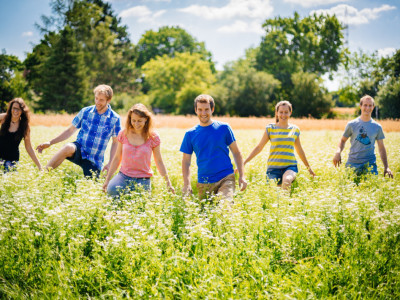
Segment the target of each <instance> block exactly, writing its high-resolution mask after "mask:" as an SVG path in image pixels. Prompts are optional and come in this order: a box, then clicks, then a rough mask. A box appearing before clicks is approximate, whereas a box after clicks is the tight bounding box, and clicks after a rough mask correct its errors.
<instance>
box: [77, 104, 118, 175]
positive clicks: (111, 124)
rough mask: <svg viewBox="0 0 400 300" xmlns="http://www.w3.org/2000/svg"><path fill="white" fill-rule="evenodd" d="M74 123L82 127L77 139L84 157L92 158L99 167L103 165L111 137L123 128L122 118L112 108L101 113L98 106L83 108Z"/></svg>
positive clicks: (109, 107)
mask: <svg viewBox="0 0 400 300" xmlns="http://www.w3.org/2000/svg"><path fill="white" fill-rule="evenodd" d="M72 125H74V126H75V127H76V128H81V130H79V133H78V137H77V139H76V141H77V142H78V143H79V144H80V145H81V152H82V158H83V159H87V160H90V161H91V162H93V163H94V164H95V165H96V166H97V167H98V168H99V169H101V168H102V166H103V161H104V152H105V151H106V148H107V144H108V141H109V140H110V138H111V137H116V136H118V133H119V132H120V130H121V119H120V117H119V115H118V114H117V113H116V112H115V111H113V110H112V109H111V106H110V105H108V109H107V110H106V112H105V113H103V114H101V115H100V114H99V113H98V112H97V109H96V106H95V105H93V106H89V107H85V108H82V109H81V111H80V112H79V113H78V115H77V116H76V117H75V118H74V119H73V120H72Z"/></svg>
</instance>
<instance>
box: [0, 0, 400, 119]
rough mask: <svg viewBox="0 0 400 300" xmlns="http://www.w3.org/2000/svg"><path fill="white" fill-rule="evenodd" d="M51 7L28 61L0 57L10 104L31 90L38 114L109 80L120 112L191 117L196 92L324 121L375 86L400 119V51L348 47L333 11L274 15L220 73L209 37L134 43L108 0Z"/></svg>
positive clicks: (160, 35) (256, 111)
mask: <svg viewBox="0 0 400 300" xmlns="http://www.w3.org/2000/svg"><path fill="white" fill-rule="evenodd" d="M50 5H51V8H52V15H51V16H42V20H41V21H42V22H41V24H40V25H37V27H38V29H39V30H40V31H41V33H42V35H43V37H42V39H41V41H40V42H39V43H38V44H37V45H35V46H34V47H33V50H32V52H30V53H28V55H27V57H26V59H25V60H24V61H23V62H21V61H20V60H19V59H18V58H17V57H16V56H14V55H12V54H7V53H6V52H5V51H4V50H3V52H2V53H1V54H0V80H1V81H0V106H1V108H2V109H4V108H5V105H6V103H7V102H8V101H9V100H11V99H12V98H14V97H23V98H24V99H26V100H27V101H28V102H29V104H30V106H31V107H32V108H33V109H34V110H35V111H37V112H47V111H52V112H68V113H74V112H77V111H78V110H79V109H80V108H81V107H82V106H84V105H88V104H91V103H92V102H93V101H92V98H93V96H92V93H91V89H92V88H93V87H94V86H96V85H97V84H100V83H106V84H109V85H111V86H112V87H113V89H114V90H115V94H116V96H115V98H114V99H113V108H115V109H117V110H127V108H129V107H130V106H131V105H133V104H134V103H138V102H142V103H144V104H146V105H148V106H149V107H152V108H153V110H154V111H156V112H164V113H171V114H189V113H192V112H193V99H194V98H195V97H196V96H197V95H198V94H200V93H208V94H211V95H212V96H213V97H214V98H215V99H216V101H217V103H218V105H217V107H216V111H215V113H217V114H229V115H238V116H266V115H273V114H274V111H273V110H274V105H275V103H277V102H278V101H280V100H290V101H291V102H292V104H293V106H294V113H295V116H299V117H301V116H311V117H315V118H321V117H324V116H329V115H330V109H331V108H332V107H333V106H334V105H339V106H354V105H355V103H357V102H358V99H359V98H360V96H362V95H363V94H365V93H368V94H370V95H371V96H373V97H376V100H377V104H378V106H379V107H380V116H381V117H390V118H399V117H400V79H399V73H400V50H397V52H396V53H395V54H394V55H393V56H391V57H384V58H380V57H378V55H377V54H376V53H372V54H366V53H363V52H361V51H360V52H356V53H350V52H349V50H348V49H347V48H346V47H345V46H344V38H343V28H344V27H343V25H342V24H340V22H339V21H338V19H337V18H336V17H335V16H326V15H325V16H324V15H311V16H307V17H300V15H299V14H297V13H294V15H293V17H286V18H281V17H276V18H272V19H267V20H265V22H264V24H263V29H264V31H265V33H264V35H263V36H262V39H261V41H260V44H259V45H258V46H256V47H253V48H250V49H247V50H246V53H245V54H244V55H243V57H241V58H239V59H238V60H236V61H232V62H229V63H227V64H226V65H225V66H224V67H223V70H221V71H217V70H216V68H215V63H214V61H213V58H212V54H211V52H210V51H208V50H207V49H206V47H205V44H204V42H200V41H198V40H197V39H196V38H195V37H193V36H192V35H190V34H189V33H188V32H187V31H185V30H184V29H183V28H180V27H178V26H164V27H160V28H159V29H158V30H156V31H153V30H148V31H146V32H145V33H144V34H143V35H142V36H141V38H140V40H139V42H138V43H137V44H136V45H134V44H133V43H132V42H131V40H130V38H129V35H128V32H127V27H126V26H124V25H122V24H121V19H120V18H118V17H117V15H116V14H115V12H114V11H113V9H112V7H111V5H110V4H109V3H107V2H105V1H103V0H53V1H51V3H50ZM339 69H343V70H345V74H346V76H345V77H344V78H345V80H344V81H343V83H342V86H341V88H340V89H339V90H338V91H337V92H334V93H328V91H327V89H326V88H325V87H324V86H323V80H322V76H323V75H325V74H329V76H333V74H334V73H335V72H336V71H338V70H339Z"/></svg>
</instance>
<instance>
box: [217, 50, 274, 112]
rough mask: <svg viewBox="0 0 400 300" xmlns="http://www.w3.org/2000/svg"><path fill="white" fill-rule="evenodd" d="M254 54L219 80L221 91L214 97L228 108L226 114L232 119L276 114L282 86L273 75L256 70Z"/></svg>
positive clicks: (229, 67) (228, 66) (229, 66)
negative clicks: (231, 116) (234, 117)
mask: <svg viewBox="0 0 400 300" xmlns="http://www.w3.org/2000/svg"><path fill="white" fill-rule="evenodd" d="M252 54H254V52H253V51H252V50H249V51H248V52H247V56H246V58H245V59H239V60H237V61H236V62H231V63H228V64H226V65H225V66H224V71H223V72H221V74H220V75H219V76H218V79H219V80H218V82H219V85H220V87H215V88H214V89H213V92H212V94H213V96H215V98H216V99H219V100H220V101H221V103H223V104H225V112H228V113H229V114H231V115H239V116H265V115H268V114H271V113H273V111H272V112H271V106H272V102H274V101H275V99H276V95H277V92H278V90H279V88H280V82H279V81H278V80H277V79H275V78H274V77H273V76H272V75H271V74H267V73H265V72H261V71H257V70H256V69H255V68H254V67H252V64H253V62H254V61H253V55H252ZM221 86H222V87H221Z"/></svg>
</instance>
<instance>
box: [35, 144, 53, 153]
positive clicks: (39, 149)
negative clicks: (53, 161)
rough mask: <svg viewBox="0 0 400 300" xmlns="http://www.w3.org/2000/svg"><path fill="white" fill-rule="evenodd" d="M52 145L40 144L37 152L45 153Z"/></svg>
mask: <svg viewBox="0 0 400 300" xmlns="http://www.w3.org/2000/svg"><path fill="white" fill-rule="evenodd" d="M50 145H51V144H50V142H47V143H43V144H40V145H39V146H37V147H36V150H37V151H38V152H39V153H42V151H43V150H44V149H47V148H49V147H50Z"/></svg>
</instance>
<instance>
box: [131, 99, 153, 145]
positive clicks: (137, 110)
mask: <svg viewBox="0 0 400 300" xmlns="http://www.w3.org/2000/svg"><path fill="white" fill-rule="evenodd" d="M132 114H136V115H138V116H140V117H141V118H145V119H146V123H145V124H144V127H143V132H142V136H143V138H144V139H145V140H147V139H149V138H150V137H151V136H152V135H153V114H152V113H151V112H150V111H149V110H148V109H147V107H146V106H144V105H143V104H141V103H138V104H135V105H134V106H132V107H131V108H130V109H129V111H128V116H127V118H126V123H125V124H126V125H125V128H126V130H127V131H129V130H133V126H132V123H131V117H132Z"/></svg>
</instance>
